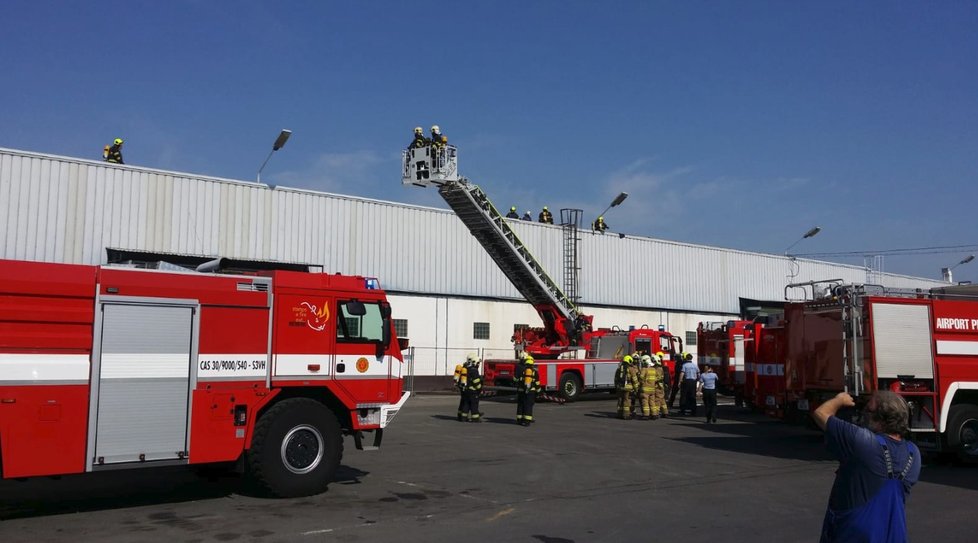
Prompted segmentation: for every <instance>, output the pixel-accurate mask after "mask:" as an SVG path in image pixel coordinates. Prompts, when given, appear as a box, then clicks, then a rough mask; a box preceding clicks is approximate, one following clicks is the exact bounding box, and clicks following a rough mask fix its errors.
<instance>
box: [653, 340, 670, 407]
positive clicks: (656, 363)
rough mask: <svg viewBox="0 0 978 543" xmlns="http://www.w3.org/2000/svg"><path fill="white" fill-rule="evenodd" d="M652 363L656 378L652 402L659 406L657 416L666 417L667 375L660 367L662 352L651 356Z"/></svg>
mask: <svg viewBox="0 0 978 543" xmlns="http://www.w3.org/2000/svg"><path fill="white" fill-rule="evenodd" d="M652 365H653V369H654V370H655V374H656V378H657V381H656V383H655V390H654V391H653V393H652V394H653V402H654V404H655V405H657V406H658V407H659V416H660V417H662V418H666V417H668V416H669V407H668V406H666V379H668V378H669V376H668V375H666V372H665V370H664V369H663V367H662V353H657V354H656V355H654V356H653V357H652ZM653 410H654V409H653Z"/></svg>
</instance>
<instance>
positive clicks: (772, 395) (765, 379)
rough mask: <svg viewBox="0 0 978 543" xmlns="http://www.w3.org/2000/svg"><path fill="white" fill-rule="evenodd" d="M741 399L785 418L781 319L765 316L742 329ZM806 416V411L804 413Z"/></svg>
mask: <svg viewBox="0 0 978 543" xmlns="http://www.w3.org/2000/svg"><path fill="white" fill-rule="evenodd" d="M744 342H745V344H746V345H747V346H748V348H746V349H745V350H744V354H745V356H744V401H745V403H746V404H747V405H748V406H749V407H751V408H753V409H755V410H758V411H762V412H764V413H766V414H768V415H770V416H773V417H778V418H784V415H785V410H784V398H785V379H784V345H785V343H784V320H783V319H781V318H780V317H773V316H772V317H768V318H767V322H762V321H758V320H755V321H752V324H751V325H750V326H748V327H746V328H745V329H744ZM806 416H807V415H806Z"/></svg>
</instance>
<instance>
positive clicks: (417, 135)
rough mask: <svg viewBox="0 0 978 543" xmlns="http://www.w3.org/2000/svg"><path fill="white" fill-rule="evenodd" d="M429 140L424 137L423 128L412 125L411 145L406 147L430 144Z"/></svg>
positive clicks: (418, 147) (419, 146)
mask: <svg viewBox="0 0 978 543" xmlns="http://www.w3.org/2000/svg"><path fill="white" fill-rule="evenodd" d="M430 144H431V140H429V139H428V138H426V137H424V130H422V129H421V127H420V126H415V127H414V139H413V140H411V145H408V149H421V148H422V147H425V146H426V145H430Z"/></svg>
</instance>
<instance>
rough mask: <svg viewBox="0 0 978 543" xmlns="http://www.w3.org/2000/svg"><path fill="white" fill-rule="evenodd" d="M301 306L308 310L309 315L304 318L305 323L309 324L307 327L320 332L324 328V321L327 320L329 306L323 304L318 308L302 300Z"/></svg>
mask: <svg viewBox="0 0 978 543" xmlns="http://www.w3.org/2000/svg"><path fill="white" fill-rule="evenodd" d="M302 306H303V307H305V308H306V309H308V310H309V315H308V316H307V318H306V324H307V325H309V328H312V329H313V330H315V331H317V332H322V331H323V330H324V329H325V328H326V321H328V320H329V306H327V305H323V307H321V308H319V307H316V305H315V304H311V303H309V302H302Z"/></svg>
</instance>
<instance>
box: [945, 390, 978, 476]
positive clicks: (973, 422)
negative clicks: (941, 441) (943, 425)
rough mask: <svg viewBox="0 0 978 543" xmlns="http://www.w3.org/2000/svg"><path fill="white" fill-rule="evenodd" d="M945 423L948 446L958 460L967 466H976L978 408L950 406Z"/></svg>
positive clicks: (977, 457)
mask: <svg viewBox="0 0 978 543" xmlns="http://www.w3.org/2000/svg"><path fill="white" fill-rule="evenodd" d="M950 415H951V416H950V417H948V423H947V440H948V446H949V447H950V449H951V450H952V451H954V452H955V453H956V454H957V455H958V458H959V459H960V460H961V461H963V462H966V463H969V464H978V406H976V405H970V404H958V405H954V406H951V413H950Z"/></svg>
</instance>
